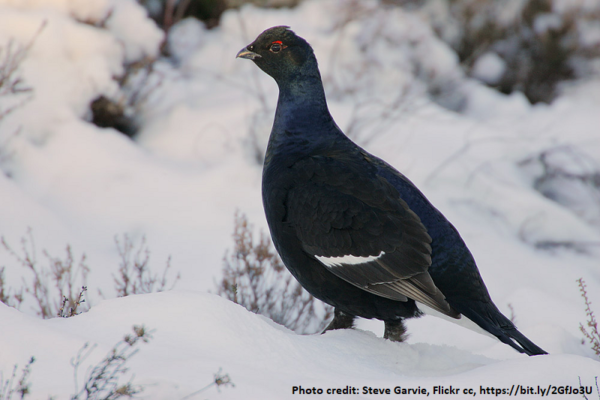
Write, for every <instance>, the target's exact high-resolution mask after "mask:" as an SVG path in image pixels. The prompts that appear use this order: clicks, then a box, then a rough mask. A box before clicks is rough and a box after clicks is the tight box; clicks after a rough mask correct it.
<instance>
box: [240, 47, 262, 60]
mask: <svg viewBox="0 0 600 400" xmlns="http://www.w3.org/2000/svg"><path fill="white" fill-rule="evenodd" d="M260 57H262V56H261V55H260V54H258V53H255V52H253V51H250V50H248V49H247V48H246V47H244V48H243V49H241V50H240V51H239V52H238V53H237V55H236V56H235V58H247V59H248V60H254V59H255V58H260Z"/></svg>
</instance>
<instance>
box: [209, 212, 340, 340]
mask: <svg viewBox="0 0 600 400" xmlns="http://www.w3.org/2000/svg"><path fill="white" fill-rule="evenodd" d="M254 236H255V235H254V232H253V227H252V225H251V224H249V223H248V219H247V218H246V216H245V215H244V214H242V213H240V212H236V214H235V220H234V231H233V242H234V246H233V250H232V251H228V252H226V253H225V256H224V257H223V278H222V279H221V281H220V282H218V284H217V294H219V295H221V296H223V297H225V298H226V299H229V300H231V301H233V302H234V303H237V304H240V305H242V306H244V307H245V308H246V309H248V310H249V311H252V312H254V313H257V314H260V315H264V316H266V317H269V318H270V319H272V320H273V321H275V322H277V323H278V324H281V325H284V326H286V327H287V328H289V329H291V330H293V331H296V332H298V333H309V332H310V333H313V332H317V331H320V330H322V329H323V328H324V327H325V324H326V321H327V320H329V319H330V318H331V316H332V309H331V307H329V306H327V305H325V304H323V303H321V302H320V301H319V300H317V299H315V298H314V297H313V296H311V295H310V294H309V293H308V292H306V291H305V290H304V289H303V288H302V286H300V284H299V283H298V282H297V281H296V280H295V279H294V278H293V277H292V275H291V274H290V273H289V272H288V270H287V269H286V268H285V266H284V265H283V262H282V261H281V259H280V258H279V256H278V255H277V253H276V252H275V249H274V248H273V245H272V243H271V239H270V237H269V236H268V235H266V234H265V233H264V232H260V233H259V238H258V241H256V239H255V237H254Z"/></svg>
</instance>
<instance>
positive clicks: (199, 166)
mask: <svg viewBox="0 0 600 400" xmlns="http://www.w3.org/2000/svg"><path fill="white" fill-rule="evenodd" d="M513 3H515V2H513ZM346 4H347V3H344V2H339V1H334V0H328V1H305V2H303V3H302V4H301V5H300V6H298V7H297V8H295V9H291V10H288V9H277V10H263V9H257V8H254V7H252V6H244V7H242V8H241V9H240V10H239V11H238V10H232V11H228V12H227V13H225V14H224V15H223V18H222V21H221V25H220V26H219V27H218V28H216V29H214V30H210V31H209V30H206V29H205V28H204V27H203V26H202V25H201V24H200V23H198V22H195V21H192V20H184V21H182V22H180V23H179V24H178V25H176V26H175V27H174V28H173V31H172V34H171V35H170V37H169V38H168V44H169V46H170V49H169V50H170V53H171V54H172V58H169V59H166V58H159V59H158V60H157V61H156V62H155V64H154V69H153V73H152V75H150V77H149V78H148V79H147V80H146V81H144V79H142V78H143V77H141V78H139V79H138V80H136V81H135V84H138V85H146V86H145V87H144V89H145V90H147V96H146V98H145V100H144V101H143V102H141V103H140V104H138V105H137V106H136V107H135V110H134V111H135V113H136V115H135V116H136V119H137V120H138V122H139V123H140V126H141V128H140V132H139V133H138V136H137V137H136V138H135V141H132V140H130V139H128V138H126V137H125V136H123V135H122V134H120V133H119V132H117V131H115V130H113V129H101V128H98V127H96V126H94V125H92V124H91V123H90V122H89V119H90V116H89V111H88V108H89V102H90V101H92V100H93V99H94V98H96V97H97V96H99V95H106V96H108V97H111V98H119V97H120V96H124V97H127V95H129V94H130V93H131V91H132V90H135V87H134V86H135V85H134V84H133V83H132V84H131V85H130V86H127V87H126V88H125V89H120V88H119V86H118V84H117V81H116V80H115V77H119V76H121V75H122V74H123V72H124V70H125V66H126V65H127V64H129V63H131V62H135V61H139V60H141V59H142V58H147V57H150V58H152V57H158V54H159V52H158V49H159V46H160V44H161V42H162V39H163V35H162V33H161V31H160V30H159V28H157V27H156V26H155V25H154V23H153V22H152V21H151V20H150V19H148V18H147V16H146V13H145V11H144V10H143V9H142V8H141V7H140V6H139V5H138V4H137V2H135V1H133V0H131V1H129V0H128V1H122V0H119V1H117V0H113V1H109V0H102V1H101V0H94V1H90V0H87V1H83V0H82V1H64V0H63V1H61V0H37V1H21V2H15V1H9V0H0V46H4V44H5V43H7V42H8V41H9V40H10V39H13V40H14V41H15V42H16V43H18V44H20V45H21V46H27V45H28V44H29V43H32V45H31V47H30V49H29V51H28V54H27V57H26V58H25V61H24V62H23V64H22V66H21V68H20V70H19V73H20V76H21V77H22V79H23V82H24V84H26V85H28V86H30V87H32V88H33V96H32V98H31V99H30V100H29V101H27V102H25V103H24V104H23V105H22V106H21V107H19V108H18V109H16V110H15V111H14V112H13V113H11V114H9V115H8V116H6V117H5V118H4V119H2V120H1V121H0V167H1V168H2V170H3V171H4V172H5V174H0V193H2V197H1V200H0V204H1V205H2V206H1V207H0V236H2V237H3V238H4V239H5V240H6V241H7V242H8V243H9V244H11V246H12V247H13V248H14V249H16V250H18V249H20V240H21V238H22V237H23V236H24V235H26V234H27V231H28V228H31V232H32V237H33V238H34V240H35V249H36V251H37V257H38V259H39V260H43V259H44V257H43V256H42V251H43V250H47V251H48V253H49V254H52V255H57V254H62V253H63V251H64V248H65V246H66V245H67V244H70V245H71V247H72V249H73V252H74V255H75V258H76V259H78V257H79V256H80V255H81V254H83V253H85V254H86V256H87V265H88V266H89V267H90V268H91V272H90V276H89V278H88V286H89V290H88V297H87V299H88V302H89V304H91V309H90V311H88V312H86V313H83V314H80V315H78V316H75V317H72V318H68V319H58V318H57V319H50V320H40V319H38V318H37V317H35V316H34V315H35V312H34V310H33V305H34V304H33V302H32V301H31V300H28V301H27V302H26V303H25V304H24V305H23V306H22V307H21V309H20V311H17V310H15V309H12V308H9V307H7V306H5V305H4V304H0V321H2V329H1V332H0V338H1V340H0V371H3V372H4V375H5V376H6V374H7V373H9V371H12V368H13V365H14V364H17V363H18V364H20V365H21V366H22V365H24V364H25V363H26V361H27V360H28V359H29V357H31V356H35V357H36V359H37V361H36V362H35V363H34V364H33V365H32V373H31V382H32V385H33V386H32V395H31V398H33V399H38V398H39V399H45V398H47V397H48V396H49V395H54V396H57V397H56V398H68V397H69V395H70V394H72V393H73V392H74V384H73V369H72V366H71V364H70V362H71V359H72V358H73V357H74V356H75V355H76V353H77V351H78V350H79V349H80V348H81V347H82V346H83V344H84V343H86V342H90V343H97V344H98V347H97V348H96V350H94V353H93V354H92V356H90V359H89V360H88V361H87V363H88V365H92V364H94V363H96V362H98V361H99V360H100V359H101V358H102V357H103V356H104V354H106V352H108V351H109V350H110V349H111V348H112V346H113V345H114V344H115V343H116V342H117V341H118V340H119V339H121V338H122V336H123V335H124V334H125V333H128V332H129V331H130V329H131V326H132V325H134V324H145V326H147V327H148V328H150V329H154V330H155V331H154V334H153V336H154V339H153V340H151V341H150V342H149V343H148V344H143V345H142V346H141V348H140V351H139V353H138V354H137V355H136V356H135V357H133V358H132V359H131V361H130V364H129V365H128V366H129V367H130V371H131V373H133V374H134V375H135V380H134V382H135V383H137V384H142V385H144V386H145V391H144V392H143V394H142V395H141V396H140V397H141V398H147V399H173V398H183V397H184V396H186V395H188V394H190V393H193V392H195V391H197V390H199V389H200V388H201V387H203V386H206V385H207V384H209V383H210V382H211V380H212V379H213V374H214V373H216V372H217V371H218V370H219V368H222V370H223V372H224V373H228V374H229V375H230V376H231V379H232V381H233V382H234V383H235V387H229V388H221V390H220V392H217V391H216V389H215V388H211V389H209V391H208V392H206V393H203V394H202V395H201V396H205V397H209V396H210V397H211V398H216V397H219V398H225V399H226V398H241V397H243V398H261V399H282V398H297V397H298V396H299V395H292V387H293V386H299V385H302V386H303V387H304V388H309V387H310V388H312V387H313V386H314V387H316V388H323V389H326V388H345V387H346V386H347V385H350V386H353V387H357V388H360V390H361V391H362V387H363V386H365V385H366V386H372V387H383V388H391V389H393V388H394V387H395V386H402V387H405V388H408V387H410V388H417V387H419V386H420V387H421V388H426V389H427V390H428V391H430V392H432V390H433V387H434V386H437V385H444V386H446V387H449V386H450V385H452V386H454V387H460V388H473V389H474V390H475V391H476V392H477V393H480V387H483V388H486V387H488V386H489V387H495V388H506V387H508V388H510V387H511V386H512V385H513V384H514V385H519V384H521V385H526V386H527V385H528V386H532V387H537V386H538V385H540V386H542V387H547V386H548V385H550V384H551V385H557V386H559V385H572V386H579V378H581V381H582V382H583V384H585V385H593V382H594V378H595V377H597V376H599V375H600V363H599V362H598V358H597V357H596V356H595V355H594V354H593V352H592V350H591V349H590V348H589V345H588V344H587V343H582V338H583V337H582V334H581V332H580V331H579V324H580V323H585V321H586V314H585V309H584V302H583V299H582V298H581V295H580V293H579V289H578V286H577V283H576V280H577V279H578V278H580V277H583V278H584V279H585V281H586V282H587V285H588V295H589V297H590V300H591V301H592V308H594V306H595V305H596V304H600V270H599V269H598V258H599V254H600V250H599V247H598V244H599V243H600V225H599V222H598V221H599V219H598V215H599V214H598V213H599V212H600V211H599V208H598V207H599V206H598V204H599V200H598V198H599V197H598V188H597V185H596V186H594V185H593V184H589V183H585V182H580V181H573V180H571V181H569V182H568V183H565V182H563V181H561V180H560V179H556V180H550V181H546V186H540V185H537V186H536V182H539V180H540V178H541V177H543V176H544V175H543V174H544V168H543V165H542V164H540V161H539V155H540V154H541V153H543V152H549V153H548V154H551V156H550V158H548V160H550V161H551V162H552V165H553V166H554V167H556V168H560V169H562V170H564V171H566V172H568V173H569V174H571V175H585V176H587V175H590V176H593V174H594V173H597V172H598V171H599V169H600V168H599V167H598V166H599V165H600V141H599V136H598V112H599V108H600V96H599V93H600V90H599V89H600V80H598V79H595V80H594V79H590V80H587V81H582V82H573V83H571V84H569V85H565V86H564V88H563V90H562V94H561V95H560V96H559V97H558V98H557V99H556V100H555V101H554V102H553V103H552V104H549V105H545V104H540V105H536V106H532V105H530V104H529V103H528V102H527V101H526V99H525V97H524V96H523V95H522V94H520V93H518V92H515V93H513V94H512V95H510V96H505V95H502V94H499V93H498V92H496V91H494V90H493V89H490V88H487V87H485V86H483V85H482V84H481V83H479V82H476V81H474V80H471V79H469V78H467V77H465V75H464V74H463V73H462V71H461V69H460V66H459V65H458V61H457V57H456V55H455V54H454V53H453V52H452V51H451V49H450V48H449V47H448V46H447V45H445V44H444V43H443V42H442V41H440V40H439V39H437V38H436V36H435V34H434V33H433V31H432V29H431V28H430V27H429V26H428V24H427V23H426V22H424V20H423V19H421V18H420V17H419V16H418V15H417V14H413V13H411V12H410V11H406V10H402V9H399V8H381V7H376V3H375V2H369V1H361V2H359V3H357V4H359V5H360V7H362V8H361V12H357V13H354V14H353V11H356V10H353V9H352V8H349V7H347V6H346ZM515 4H516V3H515ZM44 21H46V22H45V25H44ZM90 21H91V22H92V23H91V24H90V23H89V22H90ZM103 21H104V22H103ZM274 25H290V26H291V27H292V28H293V29H294V30H295V31H296V32H297V33H298V34H299V35H301V36H303V37H305V38H306V39H307V40H308V41H309V42H310V43H311V44H312V45H313V47H314V49H315V52H316V54H317V58H318V59H319V63H320V67H321V71H322V74H323V77H324V81H325V89H326V92H327V96H328V100H329V105H330V109H331V111H332V114H333V116H334V118H335V119H336V121H337V122H338V125H339V126H340V127H341V128H342V129H343V130H345V131H346V132H350V133H352V135H353V139H354V140H356V141H357V142H358V143H360V144H361V145H363V146H364V147H365V148H367V150H368V151H370V152H372V153H373V154H376V155H378V156H380V157H382V158H383V159H385V160H387V161H388V162H389V163H391V164H392V165H394V166H395V167H396V168H398V169H399V170H400V171H402V172H403V173H405V174H406V175H407V176H409V177H410V179H411V180H412V181H413V182H415V184H417V186H418V187H420V188H421V190H422V191H423V192H424V193H425V194H426V195H427V196H428V197H429V198H430V200H431V201H432V202H433V204H435V205H436V207H438V208H439V209H440V210H441V211H442V212H443V213H444V214H445V215H446V216H447V217H448V218H449V219H450V220H451V221H452V222H453V223H454V225H455V226H456V227H457V229H458V230H459V232H460V233H461V235H462V237H463V238H464V239H465V241H466V243H467V244H468V245H469V247H470V249H471V250H472V252H473V254H474V256H475V259H476V260H477V262H478V266H479V269H480V271H481V274H482V276H483V278H484V280H485V282H486V284H487V286H488V289H489V290H490V293H491V295H492V298H493V299H494V301H495V303H496V304H497V306H498V307H499V308H500V310H501V311H502V312H504V313H505V314H506V315H507V316H510V315H511V314H513V313H514V318H515V321H516V323H517V325H518V327H519V329H520V330H521V331H522V332H523V333H524V334H525V335H526V336H528V337H529V338H530V339H531V340H533V341H534V342H535V343H536V344H538V345H539V346H541V347H542V348H544V349H545V350H547V351H548V352H550V353H551V354H550V355H549V356H543V357H532V358H529V357H526V356H523V355H521V354H518V353H516V352H515V351H514V350H512V349H511V348H509V347H508V346H506V345H504V344H502V343H499V342H498V341H497V340H495V339H492V338H489V337H487V336H484V335H480V334H477V333H475V332H472V331H470V330H467V329H465V328H464V327H460V326H458V325H455V324H451V323H448V322H447V321H444V320H441V319H439V318H435V317H430V316H427V317H423V318H420V319H417V320H411V321H408V324H407V325H408V328H409V333H410V337H409V339H408V341H407V342H406V343H401V344H398V343H391V342H388V341H386V340H384V339H382V338H381V333H382V324H381V323H380V322H376V321H364V320H361V321H359V323H358V329H356V330H350V331H337V332H328V333H327V334H325V335H298V334H296V333H294V332H291V331H289V330H287V329H286V328H284V327H281V326H278V325H276V324H275V323H273V322H271V321H270V320H268V319H266V318H264V317H262V316H259V315H255V314H252V313H250V312H248V311H246V310H245V309H243V308H242V307H240V306H237V305H235V304H233V303H231V302H229V301H227V300H225V299H222V298H220V297H218V296H216V295H213V294H210V292H211V291H214V290H215V288H216V285H215V281H216V280H218V279H219V278H220V277H221V272H220V271H221V267H222V258H223V254H224V253H225V251H226V250H227V249H231V248H232V245H233V244H232V240H231V232H232V230H233V215H234V212H235V210H240V211H242V212H244V213H245V214H247V216H248V219H249V220H250V221H251V222H252V223H253V224H254V225H255V226H256V228H257V229H263V230H264V229H265V228H266V222H265V219H264V214H263V211H262V205H261V199H260V181H261V167H260V165H259V163H258V162H257V159H260V157H261V156H262V152H263V151H264V147H265V143H266V139H267V136H268V131H269V129H270V124H271V122H272V118H273V112H274V106H275V103H276V99H277V86H276V85H275V84H274V82H273V81H272V80H271V79H270V78H269V77H268V76H266V75H265V74H263V73H262V72H261V71H260V70H258V68H256V67H255V66H254V65H252V63H251V62H249V61H247V60H236V59H235V54H236V53H237V52H238V51H239V50H240V49H241V48H242V47H243V46H245V45H247V44H248V43H250V42H251V41H252V40H253V39H254V38H255V37H256V35H258V34H259V33H260V32H261V31H262V30H263V29H266V28H268V27H270V26H274ZM42 26H43V28H41V27H42ZM590 29H591V28H590ZM38 31H39V33H38V34H37V36H36V32H38ZM590 32H591V31H590ZM590 35H591V33H590ZM586 40H591V39H586ZM484 61H485V59H484V57H481V58H480V59H479V60H478V63H480V62H481V63H483V62H484ZM488 61H489V62H487V66H486V63H484V65H483V66H482V68H483V69H484V70H485V72H486V73H487V74H492V72H494V68H498V67H499V66H498V65H497V63H496V65H494V64H493V63H492V61H493V60H492V61H490V60H488ZM484 67H485V68H484ZM497 74H499V72H498V71H496V75H497ZM492 75H493V74H492ZM489 77H491V75H488V78H489ZM482 79H483V77H482ZM144 82H145V83H144ZM5 100H7V99H2V101H3V102H0V107H2V106H3V105H4V104H5V103H4V101H5ZM8 100H10V99H8ZM453 110H460V112H457V111H453ZM556 149H559V150H560V149H568V151H566V152H564V151H556ZM586 182H588V181H586ZM549 193H550V194H551V195H549ZM123 234H127V235H128V236H129V237H130V238H131V239H132V240H133V241H135V242H136V243H139V242H140V241H141V239H142V237H145V238H146V241H147V245H148V248H149V250H150V252H151V261H150V264H151V267H152V268H153V270H154V271H162V268H163V267H164V265H165V260H166V259H167V258H168V256H169V255H171V256H172V261H171V264H172V266H173V270H174V271H178V272H181V275H182V280H181V281H180V282H178V283H177V286H176V290H173V291H169V292H165V293H158V294H147V295H136V296H129V297H125V298H117V299H115V298H111V297H114V290H113V289H111V288H112V286H113V282H112V281H113V278H112V275H113V274H116V272H117V269H118V264H119V256H118V253H117V249H116V247H115V245H114V238H115V237H116V236H118V237H122V235H123ZM40 262H41V261H40ZM0 266H6V269H5V274H6V279H7V284H8V286H9V287H12V288H15V289H16V288H18V287H19V285H20V283H21V278H25V279H30V275H29V274H28V273H27V272H26V271H25V270H24V269H23V268H22V267H21V266H19V264H18V263H17V262H16V261H15V260H14V258H13V257H12V256H11V255H10V254H8V252H6V251H4V249H2V251H0ZM98 289H101V290H102V292H103V293H104V294H105V295H106V296H107V297H108V299H106V300H102V297H101V296H99V295H98V294H97V293H98ZM598 312H600V311H598ZM83 370H85V368H84V369H83ZM80 379H83V377H81V376H80ZM594 387H595V386H594ZM361 393H362V392H361ZM478 395H482V394H478ZM201 396H200V397H201ZM324 396H325V395H324ZM486 396H494V395H491V394H490V395H486ZM200 397H198V398H200ZM338 397H339V396H338ZM357 397H359V398H379V397H380V396H378V395H369V394H365V395H363V394H361V395H360V396H357ZM494 397H495V396H494ZM592 397H593V395H592Z"/></svg>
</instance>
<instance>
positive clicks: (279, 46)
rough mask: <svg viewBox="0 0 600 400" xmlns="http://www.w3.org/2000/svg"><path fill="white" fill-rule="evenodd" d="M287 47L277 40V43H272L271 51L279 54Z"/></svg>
mask: <svg viewBox="0 0 600 400" xmlns="http://www.w3.org/2000/svg"><path fill="white" fill-rule="evenodd" d="M286 47H287V46H284V45H283V43H281V42H280V41H279V40H276V41H275V42H273V43H271V46H270V47H269V50H271V52H273V53H279V52H280V51H281V50H283V49H285V48H286Z"/></svg>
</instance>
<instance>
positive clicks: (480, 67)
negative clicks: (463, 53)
mask: <svg viewBox="0 0 600 400" xmlns="http://www.w3.org/2000/svg"><path fill="white" fill-rule="evenodd" d="M505 70H506V63H505V62H504V60H503V59H502V58H501V57H500V56H498V55H497V54H496V53H494V52H491V51H490V52H487V53H485V54H483V55H482V56H480V57H479V58H477V60H476V61H475V64H474V65H473V70H472V71H471V74H472V75H473V77H474V78H477V79H479V80H481V81H483V82H485V83H487V84H490V85H494V84H497V83H498V82H500V79H502V76H503V75H504V72H505Z"/></svg>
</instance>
